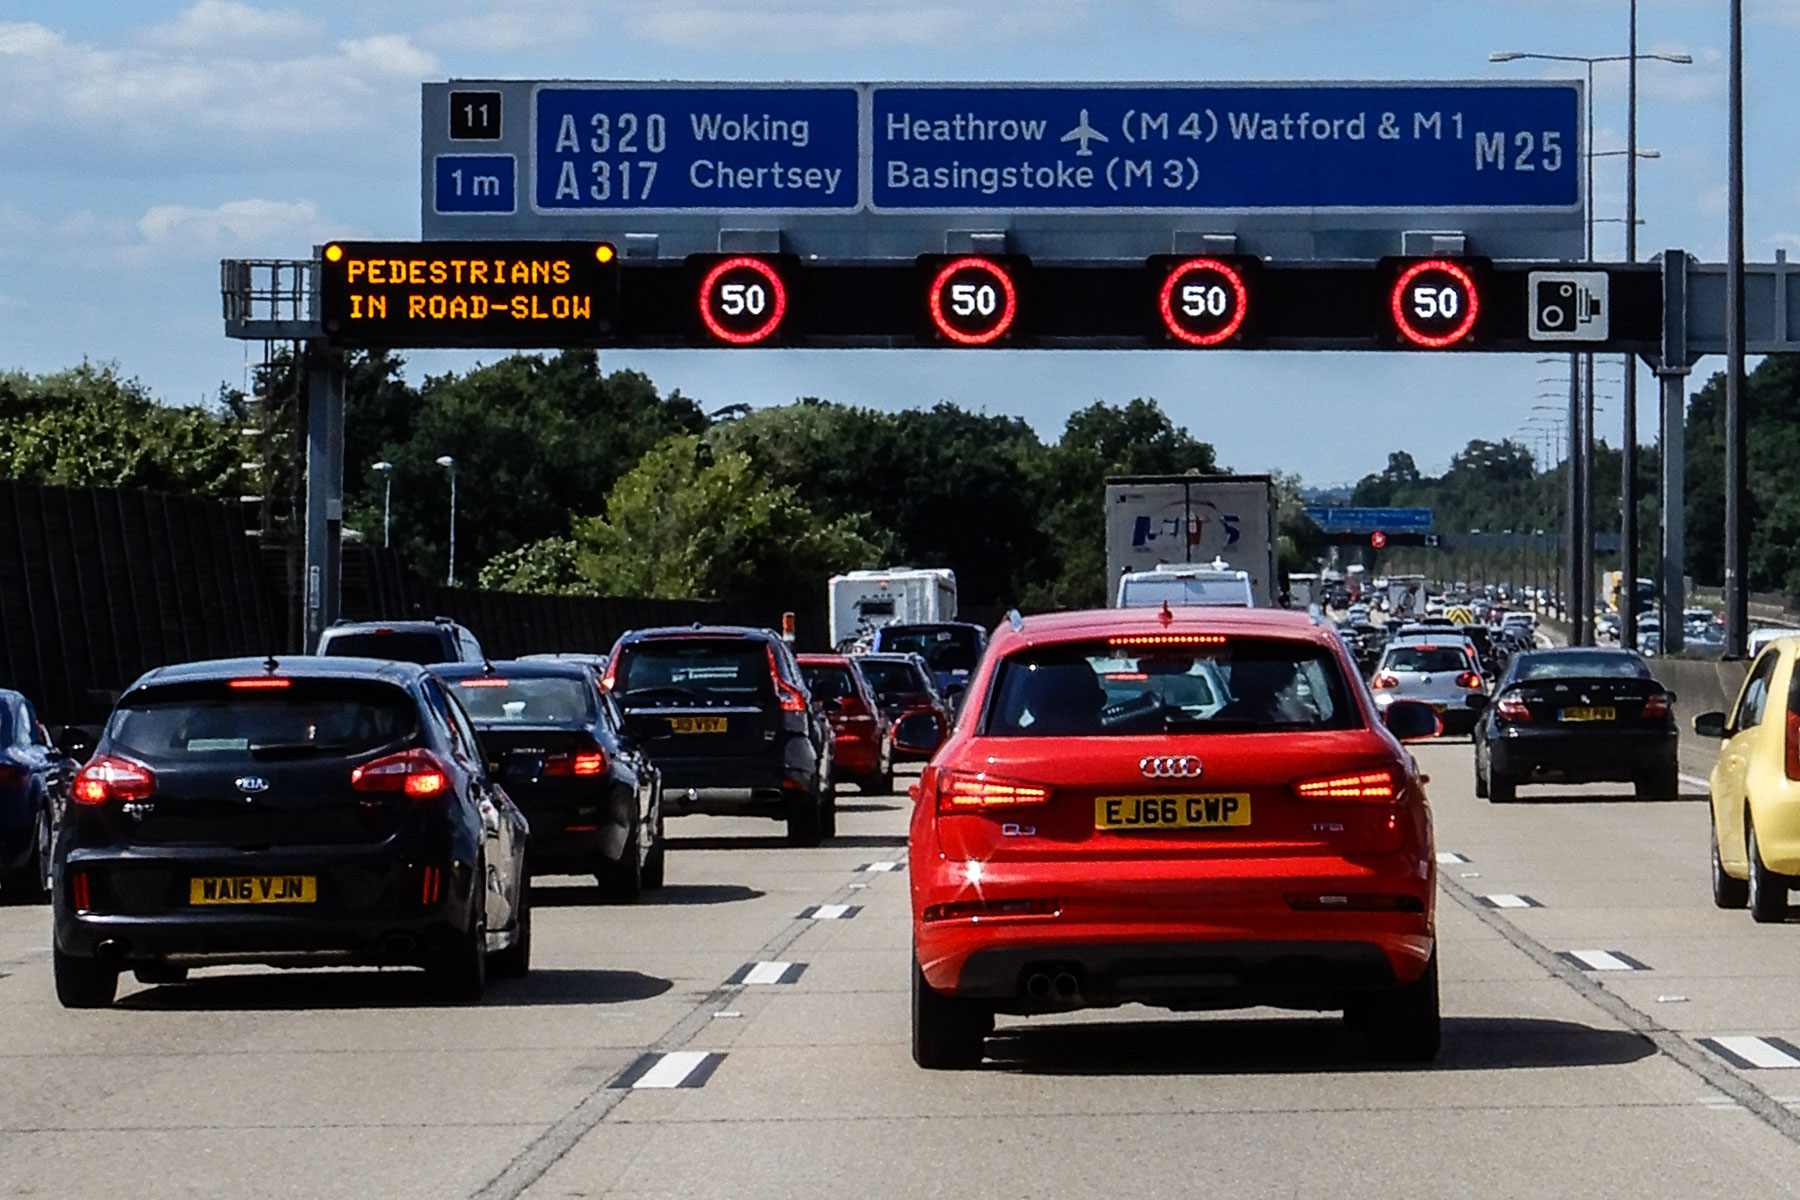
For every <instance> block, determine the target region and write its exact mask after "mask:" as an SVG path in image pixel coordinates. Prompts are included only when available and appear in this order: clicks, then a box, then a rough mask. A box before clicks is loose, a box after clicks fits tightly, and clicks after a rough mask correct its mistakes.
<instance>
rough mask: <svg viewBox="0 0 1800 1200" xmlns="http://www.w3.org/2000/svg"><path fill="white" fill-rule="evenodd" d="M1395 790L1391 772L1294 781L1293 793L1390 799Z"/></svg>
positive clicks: (1303, 796)
mask: <svg viewBox="0 0 1800 1200" xmlns="http://www.w3.org/2000/svg"><path fill="white" fill-rule="evenodd" d="M1398 790H1399V789H1398V788H1397V786H1396V781H1395V779H1394V773H1393V772H1392V771H1360V772H1357V773H1355V774H1349V775H1326V776H1322V777H1320V778H1318V779H1302V780H1299V781H1297V782H1296V783H1295V784H1294V794H1295V795H1296V796H1298V797H1300V798H1301V799H1302V800H1392V799H1393V798H1394V796H1395V795H1396V794H1397V792H1398Z"/></svg>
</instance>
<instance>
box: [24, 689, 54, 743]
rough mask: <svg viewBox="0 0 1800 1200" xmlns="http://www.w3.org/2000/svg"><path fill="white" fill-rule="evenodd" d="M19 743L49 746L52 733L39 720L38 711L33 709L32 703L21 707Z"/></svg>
mask: <svg viewBox="0 0 1800 1200" xmlns="http://www.w3.org/2000/svg"><path fill="white" fill-rule="evenodd" d="M19 741H20V742H21V743H24V744H26V745H30V746H48V745H49V744H50V731H49V730H48V729H45V728H44V723H43V722H42V721H40V720H39V719H38V715H37V709H35V708H33V707H31V701H29V700H27V701H25V703H23V704H21V705H19Z"/></svg>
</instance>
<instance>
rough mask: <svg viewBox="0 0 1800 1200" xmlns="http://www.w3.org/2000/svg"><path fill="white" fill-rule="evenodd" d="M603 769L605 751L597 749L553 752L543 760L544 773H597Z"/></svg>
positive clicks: (604, 768) (568, 774)
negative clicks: (564, 752) (567, 752)
mask: <svg viewBox="0 0 1800 1200" xmlns="http://www.w3.org/2000/svg"><path fill="white" fill-rule="evenodd" d="M605 770H606V753H605V751H603V750H598V749H594V750H576V751H574V752H572V753H569V754H553V755H551V756H550V757H549V758H546V759H545V760H544V774H545V775H562V776H570V775H599V774H602V773H603V772H605Z"/></svg>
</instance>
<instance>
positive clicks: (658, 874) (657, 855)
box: [641, 812, 669, 891]
mask: <svg viewBox="0 0 1800 1200" xmlns="http://www.w3.org/2000/svg"><path fill="white" fill-rule="evenodd" d="M668 858H669V843H668V839H667V837H666V836H665V835H664V833H663V823H662V814H661V813H660V812H659V813H657V815H656V840H655V841H653V842H651V843H650V852H649V853H648V854H646V855H644V866H643V871H642V876H641V878H642V880H643V885H644V887H645V888H647V889H649V890H650V891H655V890H656V889H658V888H660V887H662V885H663V875H664V872H665V869H666V868H667V865H668Z"/></svg>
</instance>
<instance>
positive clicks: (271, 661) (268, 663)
mask: <svg viewBox="0 0 1800 1200" xmlns="http://www.w3.org/2000/svg"><path fill="white" fill-rule="evenodd" d="M280 666H281V664H280V663H278V662H276V661H275V652H274V651H273V650H271V651H269V657H267V658H265V659H263V670H265V671H267V672H268V673H269V674H271V675H273V674H274V673H275V671H276V669H277V668H279V667H280Z"/></svg>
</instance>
